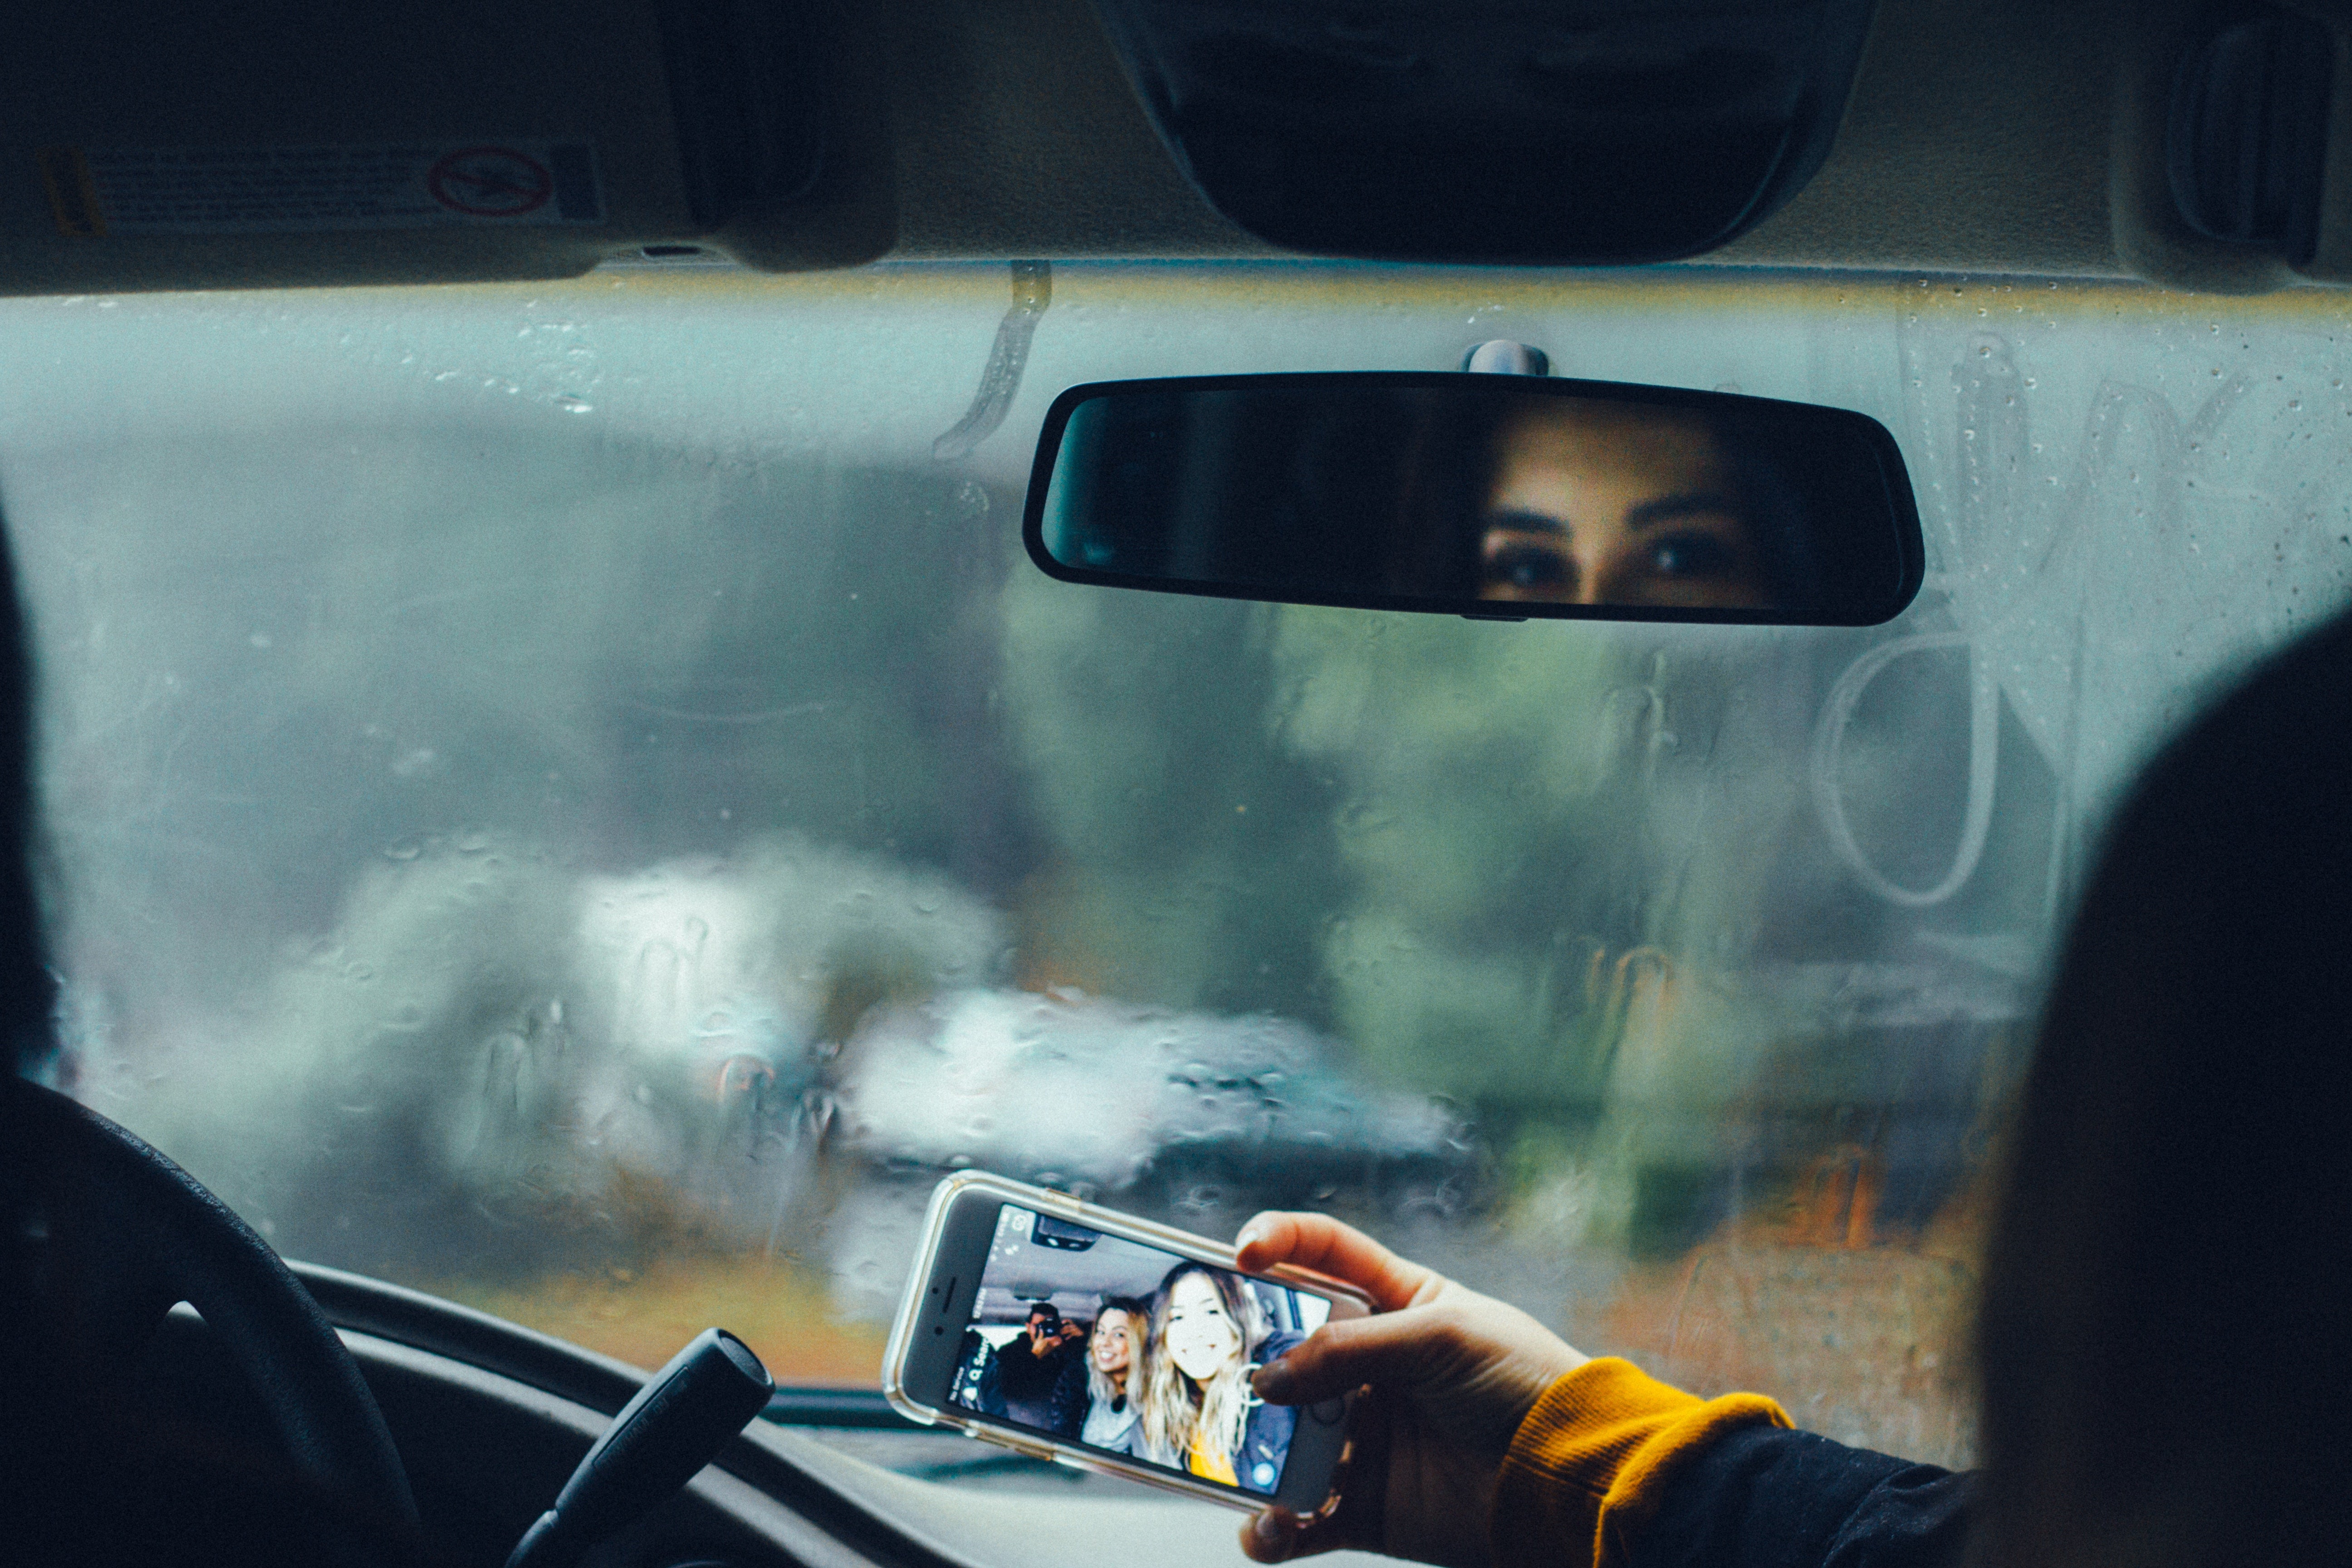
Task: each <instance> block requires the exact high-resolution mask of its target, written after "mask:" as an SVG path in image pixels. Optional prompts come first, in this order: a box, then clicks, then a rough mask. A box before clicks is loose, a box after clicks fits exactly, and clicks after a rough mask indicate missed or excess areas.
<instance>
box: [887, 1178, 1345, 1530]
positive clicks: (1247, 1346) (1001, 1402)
mask: <svg viewBox="0 0 2352 1568" xmlns="http://www.w3.org/2000/svg"><path fill="white" fill-rule="evenodd" d="M1368 1311H1370V1303H1369V1302H1368V1301H1367V1300H1365V1299H1364V1298H1363V1297H1362V1296H1361V1295H1360V1294H1359V1293H1358V1292H1356V1291H1354V1290H1352V1289H1349V1287H1347V1286H1345V1285H1342V1284H1340V1283H1339V1282H1338V1281H1336V1280H1331V1279H1323V1278H1322V1277H1321V1276H1319V1275H1314V1274H1309V1273H1307V1272H1306V1271H1305V1270H1302V1269H1292V1268H1277V1269H1276V1270H1275V1271H1274V1272H1273V1273H1271V1274H1267V1275H1262V1276H1261V1275H1245V1274H1242V1273H1240V1272H1238V1271H1236V1270H1235V1269H1234V1250H1233V1248H1232V1247H1227V1246H1225V1245H1223V1243H1221V1242H1215V1241H1211V1240H1209V1239H1207V1238H1206V1237H1198V1236H1190V1235H1187V1234H1186V1233H1184V1232H1183V1231H1181V1230H1175V1229H1172V1228H1171V1227H1170V1226H1163V1225H1156V1224H1154V1223H1152V1222H1151V1221H1150V1220H1143V1219H1137V1218H1134V1217H1132V1216H1130V1215H1120V1214H1115V1213H1113V1212H1111V1211H1110V1210H1108V1209H1101V1208H1097V1207H1095V1206H1094V1205H1091V1204H1085V1203H1080V1202H1079V1201H1078V1200H1076V1198H1072V1197H1068V1196H1066V1195H1065V1194H1061V1193H1055V1192H1048V1191H1046V1190H1045V1188H1042V1187H1033V1186H1029V1185H1026V1184H1023V1183H1020V1182H1014V1181H1010V1180H1007V1179H1006V1178H1004V1177H1002V1176H992V1175H985V1174H982V1173H978V1172H963V1173H959V1174H956V1175H953V1176H950V1177H949V1178H948V1179H947V1180H946V1181H943V1182H941V1183H940V1185H939V1188H938V1190H937V1191H936V1192H934V1193H933V1194H931V1205H930V1211H929V1215H927V1216H926V1219H925V1222H924V1226H923V1240H922V1248H921V1251H920V1253H919V1255H918V1257H917V1258H916V1262H915V1268H914V1270H913V1272H912V1273H910V1274H909V1275H908V1280H907V1290H906V1294H905V1296H904V1297H903V1298H902V1299H901V1300H900V1301H899V1304H898V1321H897V1322H896V1323H895V1324H893V1326H892V1328H891V1331H890V1346H889V1350H888V1352H887V1354H886V1356H885V1359H884V1363H883V1368H882V1386H883V1389H884V1391H885V1392H886V1393H887V1394H888V1395H889V1398H890V1403H891V1404H892V1405H896V1406H897V1407H898V1409H899V1410H900V1411H901V1412H903V1413H904V1414H906V1415H908V1416H911V1417H912V1418H913V1419H915V1420H918V1421H921V1422H925V1423H935V1424H940V1425H945V1426H956V1427H960V1428H961V1429H962V1430H963V1431H964V1432H966V1433H968V1434H970V1435H971V1436H974V1437H980V1438H983V1439H985V1440H987V1441H990V1442H993V1443H1001V1444H1003V1445H1004V1446H1005V1447H1011V1448H1015V1449H1018V1450H1020V1451H1021V1452H1023V1453H1024V1454H1029V1455H1032V1456H1034V1457H1035V1458H1055V1459H1060V1460H1063V1461H1064V1462H1066V1463H1068V1464H1074V1465H1077V1466H1079V1467H1081V1468H1087V1469H1093V1470H1100V1471H1104V1472H1107V1473H1108V1474H1111V1475H1119V1476H1126V1477H1129V1479H1134V1480H1139V1481H1143V1482H1146V1483H1148V1484H1150V1485H1152V1486H1158V1487H1165V1488H1168V1489H1171V1490H1176V1491H1181V1492H1187V1493H1190V1494H1192V1495H1193V1496H1195V1497H1203V1498H1208V1499H1211V1500H1213V1501H1217V1502H1222V1503H1225V1504H1227V1505H1229V1506H1231V1507H1234V1508H1242V1509H1257V1508H1263V1507H1264V1506H1265V1505H1266V1504H1267V1503H1270V1502H1276V1503H1280V1504H1282V1505H1283V1506H1285V1507H1286V1508H1288V1509H1290V1510H1293V1511H1295V1512H1297V1513H1300V1514H1310V1513H1313V1512H1315V1511H1316V1510H1318V1509H1320V1508H1321V1507H1323V1506H1324V1504H1325V1503H1326V1502H1327V1501H1328V1500H1330V1498H1331V1496H1332V1489H1333V1482H1334V1479H1335V1476H1336V1475H1337V1472H1338V1469H1339V1461H1340V1458H1341V1457H1342V1454H1343V1451H1344V1449H1345V1448H1346V1446H1347V1414H1348V1413H1347V1404H1346V1401H1344V1400H1337V1399H1334V1400H1329V1401H1327V1402H1325V1403H1324V1404H1322V1405H1307V1406H1302V1407H1299V1408H1296V1409H1294V1408H1292V1407H1290V1406H1287V1405H1266V1404H1264V1403H1263V1402H1261V1401H1260V1400H1259V1399H1258V1398H1257V1396H1256V1395H1255V1394H1254V1393H1252V1392H1251V1389H1250V1383H1249V1374H1250V1373H1251V1372H1252V1371H1253V1370H1255V1368H1256V1367H1257V1366H1259V1365H1261V1364H1263V1363H1265V1362H1269V1361H1272V1360H1274V1359H1275V1358H1276V1357H1277V1356H1279V1355H1281V1354H1282V1353H1283V1352H1286V1351H1287V1350H1289V1349H1290V1348H1291V1347H1292V1346H1293V1345H1295V1344H1297V1343H1298V1342H1300V1341H1301V1340H1303V1339H1305V1338H1306V1337H1307V1335H1308V1334H1310V1333H1312V1332H1314V1331H1315V1330H1316V1329H1317V1328H1318V1327H1320V1326H1321V1325H1322V1324H1323V1323H1324V1322H1326V1321H1329V1320H1331V1319H1334V1318H1352V1317H1360V1316H1362V1315H1364V1314H1365V1313H1366V1312H1368Z"/></svg>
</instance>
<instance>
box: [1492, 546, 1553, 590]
mask: <svg viewBox="0 0 2352 1568" xmlns="http://www.w3.org/2000/svg"><path fill="white" fill-rule="evenodd" d="M1568 577H1569V563H1568V558H1567V557H1566V556H1565V555H1562V554H1561V553H1560V552H1559V551H1557V550H1551V549H1548V548H1546V547H1545V546H1543V545H1540V544H1506V545H1504V546H1503V547H1502V548H1501V549H1499V550H1496V552H1494V553H1493V554H1491V555H1489V556H1487V557H1486V580H1487V581H1488V582H1490V583H1507V584H1510V585H1511V586H1512V587H1514V588H1557V587H1559V586H1561V585H1562V584H1565V583H1567V581H1568Z"/></svg>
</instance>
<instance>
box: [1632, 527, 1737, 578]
mask: <svg viewBox="0 0 2352 1568" xmlns="http://www.w3.org/2000/svg"><path fill="white" fill-rule="evenodd" d="M1736 566H1737V563H1735V562H1734V561H1733V559H1732V554H1731V547H1730V546H1729V545H1727V544H1726V543H1724V542H1723V541H1722V540H1720V539H1717V538H1716V537H1715V536H1714V535H1713V534H1707V533H1675V534H1669V535H1667V536H1666V537H1665V538H1664V539H1661V540H1657V541H1655V542H1653V543H1652V544H1651V546H1650V570H1652V571H1653V572H1654V573H1656V574H1658V575H1659V576H1661V577H1728V576H1730V575H1731V574H1732V572H1733V571H1734V570H1735V568H1736Z"/></svg>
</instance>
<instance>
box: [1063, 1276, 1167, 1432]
mask: <svg viewBox="0 0 2352 1568" xmlns="http://www.w3.org/2000/svg"><path fill="white" fill-rule="evenodd" d="M1150 1332H1151V1309H1150V1307H1149V1306H1147V1305H1145V1304H1144V1303H1143V1302H1141V1301H1139V1300H1136V1299H1135V1298H1134V1297H1132V1296H1105V1297H1104V1298H1103V1299H1102V1310H1100V1311H1098V1312H1097V1313H1096V1314H1095V1326H1094V1329H1093V1331H1091V1332H1089V1333H1088V1334H1087V1415H1086V1422H1085V1425H1084V1426H1082V1427H1081V1428H1080V1430H1079V1433H1078V1437H1079V1440H1080V1441H1081V1442H1084V1443H1086V1444H1088V1445H1089V1446H1091V1447H1097V1448H1107V1449H1108V1450H1109V1451H1110V1452H1112V1453H1114V1454H1140V1453H1141V1452H1142V1451H1143V1422H1142V1413H1141V1404H1142V1394H1143V1382H1144V1379H1143V1363H1144V1353H1145V1352H1144V1342H1145V1340H1146V1339H1147V1338H1148V1337H1149V1335H1150Z"/></svg>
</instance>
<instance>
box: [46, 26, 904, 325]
mask: <svg viewBox="0 0 2352 1568" xmlns="http://www.w3.org/2000/svg"><path fill="white" fill-rule="evenodd" d="M828 26H829V23H828V22H827V20H826V19H825V16H824V15H823V14H822V11H821V8H820V7H817V6H814V5H805V6H802V5H789V4H784V5H778V4H751V3H749V0H655V3H646V0H587V3H585V4H580V3H570V0H567V3H565V4H561V5H559V4H553V3H551V0H506V3H502V4H499V5H479V4H459V3H451V0H389V3H387V4H383V5H318V4H316V3H315V0H299V3H297V0H230V3H228V4H224V5H205V6H188V7H181V8H178V9H173V8H171V7H163V6H156V5H147V4H131V3H126V0H84V3H81V4H76V5H60V4H55V3H46V0H45V3H43V4H40V5H36V6H34V7H32V9H31V12H30V13H29V14H24V13H20V14H19V15H18V16H17V18H16V37H17V38H18V40H19V42H18V47H16V48H13V49H11V50H10V51H9V52H8V63H7V65H6V66H5V67H0V293H10V294H37V293H58V292H77V293H96V292H111V291H116V290H123V289H187V288H251V287H284V286H289V285H323V284H356V283H427V282H445V281H446V282H457V281H472V280H487V279H532V278H556V277H565V276H570V275H573V274H577V273H581V272H584V271H586V270H587V269H588V268H592V267H593V266H595V265H596V264H597V263H598V262H600V261H603V260H604V259H606V258H609V257H613V256H615V255H626V254H629V253H632V252H635V251H639V250H642V249H643V248H644V247H710V248H713V249H716V250H719V251H722V252H724V253H727V254H731V255H733V256H735V257H737V258H739V259H741V260H744V261H747V262H750V263H751V264H752V265H755V266H760V267H765V268H776V269H795V268H815V267H836V266H847V265H855V264H856V263H858V262H862V261H866V260H870V259H872V258H874V257H876V256H878V255H880V254H881V253H882V252H883V251H884V250H886V249H887V248H888V247H889V245H890V243H891V239H892V237H893V214H892V208H891V205H890V203H889V200H888V193H887V184H888V182H887V176H886V177H884V178H881V179H877V178H876V177H875V171H876V170H877V169H886V170H887V146H886V145H884V144H883V143H882V142H881V139H880V137H879V135H878V133H877V132H875V131H874V130H873V129H872V128H870V127H868V126H866V125H865V124H864V123H863V122H862V121H861V120H860V118H859V113H858V108H859V105H860V104H861V103H864V102H870V101H871V100H872V94H871V93H870V92H869V91H864V90H861V84H859V83H858V82H856V80H855V79H853V77H852V76H851V75H849V74H845V72H844V70H843V69H842V62H843V61H844V60H845V59H847V58H850V57H849V51H846V50H845V49H843V48H841V47H837V44H838V40H836V39H835V38H834V37H832V36H830V34H829V32H828Z"/></svg>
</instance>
